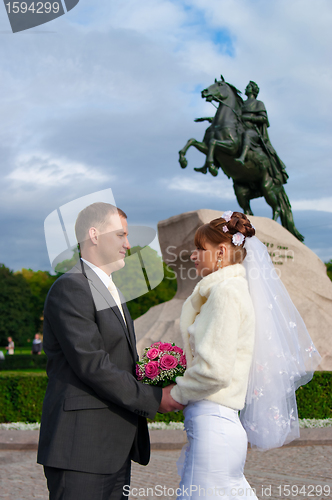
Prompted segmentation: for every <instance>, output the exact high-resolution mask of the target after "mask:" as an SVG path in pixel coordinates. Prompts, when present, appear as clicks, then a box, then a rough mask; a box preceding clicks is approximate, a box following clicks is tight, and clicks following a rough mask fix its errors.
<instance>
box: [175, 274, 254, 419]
mask: <svg viewBox="0 0 332 500" xmlns="http://www.w3.org/2000/svg"><path fill="white" fill-rule="evenodd" d="M245 274H246V273H245V269H244V267H243V265H242V264H234V265H231V266H227V267H225V268H223V269H220V270H218V271H215V272H213V273H211V274H209V275H208V276H205V277H204V278H203V279H202V280H201V281H200V282H199V283H198V284H197V285H196V287H195V289H194V291H193V293H192V294H191V295H190V297H189V298H188V299H187V300H186V301H185V303H184V304H183V308H182V313H181V318H180V329H181V333H182V338H183V343H184V350H185V354H186V357H187V370H186V372H185V373H184V376H183V377H177V379H176V383H177V385H176V386H175V387H173V389H172V391H171V395H172V397H173V398H174V399H175V400H176V401H178V402H179V403H181V404H183V405H187V404H188V402H189V401H198V400H201V399H208V400H210V401H215V402H216V403H219V404H222V405H224V406H227V407H229V408H233V409H235V410H241V409H242V408H243V407H244V402H245V396H246V391H247V385H248V376H249V370H250V365H251V360H252V352H253V345H254V331H255V320H254V309H253V305H252V301H251V298H250V295H249V290H248V282H247V280H246V277H245ZM188 328H189V330H190V332H191V335H189V332H188Z"/></svg>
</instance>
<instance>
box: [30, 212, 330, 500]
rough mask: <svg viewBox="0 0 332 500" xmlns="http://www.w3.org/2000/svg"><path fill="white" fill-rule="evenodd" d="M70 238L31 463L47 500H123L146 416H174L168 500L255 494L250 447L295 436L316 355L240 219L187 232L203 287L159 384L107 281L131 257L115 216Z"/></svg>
mask: <svg viewBox="0 0 332 500" xmlns="http://www.w3.org/2000/svg"><path fill="white" fill-rule="evenodd" d="M75 231H76V236H77V241H78V242H79V245H80V251H81V259H80V260H79V262H78V263H77V265H76V266H75V267H74V268H73V269H72V270H71V271H70V272H68V273H66V274H64V275H63V276H61V277H60V278H59V279H58V280H57V281H56V282H55V283H54V285H53V286H52V288H51V290H50V291H49V294H48V296H47V299H46V302H45V310H44V350H45V353H46V354H47V357H48V364H47V373H48V377H49V382H48V387H47V391H46V395H45V400H44V405H43V414H42V422H41V430H40V440H39V450H38V459H37V461H38V463H40V464H42V465H43V466H44V472H45V476H46V479H47V486H48V489H49V492H50V497H49V498H50V500H110V499H112V500H118V499H121V498H126V497H127V495H128V493H127V491H128V485H129V484H130V466H131V461H132V460H133V461H136V462H138V463H140V464H143V465H146V464H147V463H148V462H149V458H150V443H149V435H148V429H147V423H146V418H147V417H148V418H151V419H153V418H154V416H155V414H156V412H162V413H164V412H169V411H174V410H181V409H183V410H184V415H185V429H186V431H187V436H188V443H189V444H188V446H187V447H186V449H185V450H184V451H183V453H182V456H183V460H181V461H179V462H182V463H179V468H180V469H181V483H180V488H179V491H182V493H181V495H180V497H179V498H181V499H182V498H183V499H188V498H191V499H194V498H200V497H201V496H204V494H205V496H207V495H209V496H211V492H214V493H215V496H216V497H219V496H221V495H222V496H223V498H232V499H233V500H234V499H235V500H236V499H240V498H241V499H243V498H251V499H254V498H256V497H255V494H254V492H253V491H252V490H251V489H250V486H249V484H248V483H247V481H246V479H245V477H244V475H243V469H244V464H245V459H246V452H247V444H248V440H249V442H250V444H251V445H252V446H255V447H258V448H261V449H269V448H273V447H276V446H282V445H283V444H284V443H285V442H288V441H290V440H292V439H294V438H295V437H297V435H298V434H297V433H298V421H297V411H296V400H295V390H296V389H297V387H298V386H299V385H301V384H303V383H306V382H307V381H309V380H310V378H311V376H312V373H313V371H314V370H315V368H316V367H317V365H318V363H319V361H320V357H319V354H318V353H317V351H316V350H315V348H314V346H313V344H312V341H311V339H310V337H309V335H308V332H307V330H306V328H305V325H304V323H303V321H302V319H301V317H300V316H299V314H298V312H297V310H296V309H295V307H294V306H293V304H292V302H291V300H290V298H289V296H288V294H287V292H286V290H285V289H284V287H283V285H282V283H281V281H280V280H279V278H278V276H277V274H276V273H275V271H274V269H273V265H272V263H271V261H270V259H269V256H268V253H267V251H266V249H265V246H264V245H263V244H262V243H260V241H259V240H258V239H257V238H256V237H255V229H254V227H253V226H252V225H251V223H250V221H249V220H248V219H247V217H246V216H245V215H244V214H242V213H239V212H234V213H232V212H230V211H229V212H225V213H224V214H223V216H222V217H220V218H218V219H215V220H213V221H211V222H210V223H209V224H204V225H203V226H201V227H200V228H199V229H198V230H197V231H196V234H195V246H196V250H195V251H194V252H193V253H192V256H191V259H192V261H193V263H194V265H195V267H196V272H197V275H199V276H200V277H201V278H202V279H201V280H200V281H199V283H198V284H197V285H196V287H195V289H194V291H193V293H192V294H191V296H190V297H189V298H188V299H187V300H186V302H185V303H184V305H183V309H182V314H181V319H180V327H181V332H182V337H183V345H184V349H185V354H186V357H187V370H186V372H185V373H184V376H182V377H177V379H176V385H174V384H173V385H171V386H168V387H166V388H165V389H161V388H159V387H154V386H151V385H145V384H143V383H141V382H139V381H137V380H136V377H135V367H136V362H137V360H138V355H137V351H136V343H135V342H136V341H135V334H134V328H133V322H132V319H131V317H130V314H129V311H128V308H127V306H126V304H125V302H124V299H123V297H122V295H121V291H120V290H118V289H117V288H116V287H115V285H114V284H113V281H112V273H113V272H115V271H117V270H118V269H120V268H122V267H123V266H124V265H125V263H124V257H125V254H126V251H127V250H128V249H129V248H130V245H129V242H128V225H127V216H126V214H125V213H124V212H123V211H122V210H120V209H118V208H116V207H114V206H113V205H110V204H106V203H94V204H92V205H90V206H88V207H86V208H85V209H84V210H82V211H81V212H80V213H79V215H78V217H77V221H76V225H75ZM239 411H240V415H239ZM212 496H213V495H212Z"/></svg>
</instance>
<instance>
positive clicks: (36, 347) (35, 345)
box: [31, 333, 43, 354]
mask: <svg viewBox="0 0 332 500" xmlns="http://www.w3.org/2000/svg"><path fill="white" fill-rule="evenodd" d="M42 349H43V343H42V341H41V338H40V335H39V333H36V335H35V338H34V339H33V341H32V350H31V354H41V352H42Z"/></svg>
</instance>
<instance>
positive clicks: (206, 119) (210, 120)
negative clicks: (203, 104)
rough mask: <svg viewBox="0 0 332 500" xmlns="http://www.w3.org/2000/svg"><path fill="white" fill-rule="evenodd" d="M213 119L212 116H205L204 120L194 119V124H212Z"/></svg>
mask: <svg viewBox="0 0 332 500" xmlns="http://www.w3.org/2000/svg"><path fill="white" fill-rule="evenodd" d="M213 118H214V117H213V116H206V117H204V118H195V120H194V122H196V123H197V122H205V121H207V122H210V123H212V121H213Z"/></svg>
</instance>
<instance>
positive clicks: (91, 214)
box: [75, 202, 127, 244]
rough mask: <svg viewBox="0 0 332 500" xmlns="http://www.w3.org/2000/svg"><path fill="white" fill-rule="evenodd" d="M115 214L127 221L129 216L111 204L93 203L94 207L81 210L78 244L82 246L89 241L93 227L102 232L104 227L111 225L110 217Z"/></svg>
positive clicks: (76, 224)
mask: <svg viewBox="0 0 332 500" xmlns="http://www.w3.org/2000/svg"><path fill="white" fill-rule="evenodd" d="M113 214H118V215H119V216H120V217H123V218H124V219H127V215H126V214H125V213H124V211H123V210H121V208H117V207H115V206H114V205H111V204H110V203H103V202H98V203H92V205H89V206H87V207H85V208H84V209H83V210H81V211H80V213H79V214H78V216H77V219H76V223H75V234H76V239H77V242H78V243H80V244H82V243H83V242H84V241H85V240H86V239H88V233H89V229H90V228H91V227H96V228H98V229H101V230H102V229H103V227H104V226H106V225H107V224H108V223H109V216H110V215H113Z"/></svg>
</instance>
